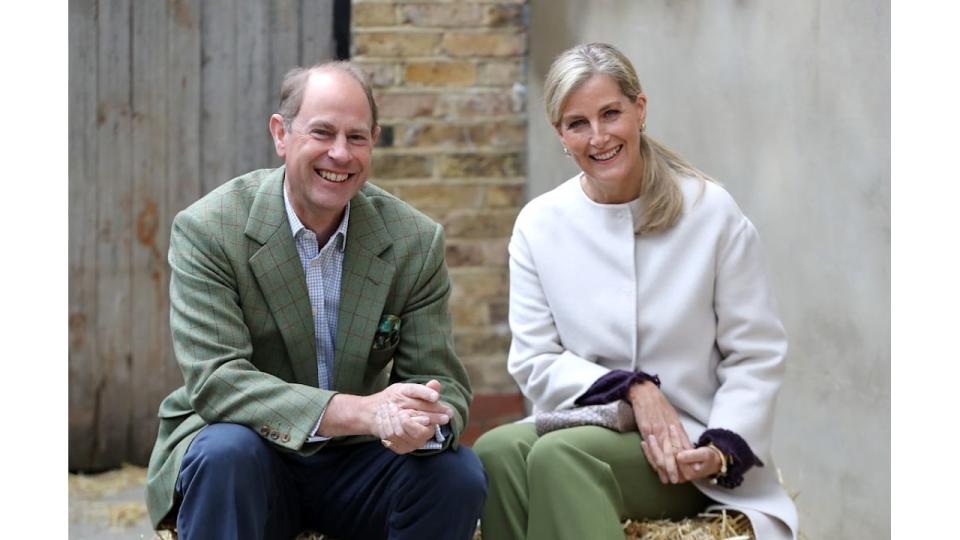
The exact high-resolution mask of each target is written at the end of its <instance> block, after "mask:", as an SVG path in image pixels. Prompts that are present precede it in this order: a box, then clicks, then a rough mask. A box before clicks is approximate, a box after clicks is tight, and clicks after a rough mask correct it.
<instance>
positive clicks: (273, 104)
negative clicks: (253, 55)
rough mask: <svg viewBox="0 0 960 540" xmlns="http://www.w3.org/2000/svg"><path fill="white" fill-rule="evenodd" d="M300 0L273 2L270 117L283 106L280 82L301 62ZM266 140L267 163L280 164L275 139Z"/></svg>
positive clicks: (269, 41) (265, 156)
mask: <svg viewBox="0 0 960 540" xmlns="http://www.w3.org/2000/svg"><path fill="white" fill-rule="evenodd" d="M299 16H300V2H299V0H277V1H275V2H271V3H270V28H269V35H268V40H267V42H268V43H269V44H270V57H269V59H268V61H267V67H268V68H269V72H268V73H267V104H268V105H269V107H268V108H267V110H266V113H267V117H269V116H270V115H272V114H273V113H275V112H277V108H278V107H279V106H280V82H281V81H282V80H283V76H284V75H285V74H286V73H287V72H288V71H290V70H291V69H293V68H295V67H297V66H298V65H299V61H300V59H299V45H298V43H299V41H300V25H299V23H298V19H299ZM265 141H266V144H264V146H263V148H264V159H263V163H264V165H260V167H265V166H278V165H280V164H281V163H282V160H281V159H280V158H279V157H278V156H277V152H276V150H275V148H274V146H273V143H272V141H271V139H270V137H269V136H268V137H267V138H266V139H265Z"/></svg>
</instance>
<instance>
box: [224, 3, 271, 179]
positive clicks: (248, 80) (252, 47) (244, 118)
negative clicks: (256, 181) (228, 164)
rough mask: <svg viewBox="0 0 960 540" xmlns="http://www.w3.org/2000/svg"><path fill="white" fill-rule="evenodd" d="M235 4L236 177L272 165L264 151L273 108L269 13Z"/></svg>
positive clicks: (263, 6)
mask: <svg viewBox="0 0 960 540" xmlns="http://www.w3.org/2000/svg"><path fill="white" fill-rule="evenodd" d="M235 2H236V4H237V52H238V53H239V54H238V55H237V63H236V72H235V77H236V79H235V80H236V83H235V84H236V85H237V88H240V89H242V91H241V92H240V93H239V94H237V101H236V105H237V108H236V109H235V110H234V115H235V116H236V128H237V132H236V133H235V134H234V137H233V139H234V141H235V142H236V144H237V150H238V152H236V153H235V154H234V162H233V163H234V165H233V166H234V170H236V171H237V172H238V173H240V172H246V171H251V170H253V169H260V168H263V167H265V166H268V164H270V163H273V161H272V160H271V159H269V154H268V153H267V149H268V148H269V147H270V145H271V143H270V135H269V130H268V129H267V121H268V119H269V118H270V113H271V112H272V109H273V107H271V106H270V97H271V95H272V92H271V91H270V89H271V88H272V87H273V85H272V84H271V81H270V80H269V77H270V69H269V67H268V66H269V62H270V50H269V37H270V35H269V30H270V12H269V9H268V6H267V4H266V2H260V1H259V0H235Z"/></svg>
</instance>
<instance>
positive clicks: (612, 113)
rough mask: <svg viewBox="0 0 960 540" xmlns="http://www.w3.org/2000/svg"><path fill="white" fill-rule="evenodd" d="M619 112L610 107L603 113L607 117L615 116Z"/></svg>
mask: <svg viewBox="0 0 960 540" xmlns="http://www.w3.org/2000/svg"><path fill="white" fill-rule="evenodd" d="M619 114H620V111H618V110H616V109H610V110H609V111H607V112H605V113H603V115H604V116H606V117H607V118H616V117H617V116H618V115H619Z"/></svg>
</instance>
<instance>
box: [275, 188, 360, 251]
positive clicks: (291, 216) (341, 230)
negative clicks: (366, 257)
mask: <svg viewBox="0 0 960 540" xmlns="http://www.w3.org/2000/svg"><path fill="white" fill-rule="evenodd" d="M283 206H284V207H285V208H286V209H287V221H289V222H290V232H291V233H292V234H293V237H294V238H297V235H299V234H300V231H305V230H307V227H306V226H305V225H304V224H303V222H301V221H300V218H299V217H297V213H296V211H294V209H293V205H291V204H290V197H289V196H287V181H286V178H284V181H283ZM349 222H350V201H347V208H346V209H345V210H344V211H343V219H341V220H340V226H338V227H337V230H336V231H334V233H333V238H336V237H338V236H339V237H340V242H338V243H337V249H339V250H340V251H341V252H342V251H343V250H345V249H346V248H347V224H348V223H349Z"/></svg>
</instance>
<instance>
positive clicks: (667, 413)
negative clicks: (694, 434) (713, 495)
mask: <svg viewBox="0 0 960 540" xmlns="http://www.w3.org/2000/svg"><path fill="white" fill-rule="evenodd" d="M627 398H628V400H629V401H630V404H631V406H632V407H633V415H634V417H635V418H636V420H637V428H638V429H639V430H640V435H641V437H642V438H643V441H642V442H641V443H640V444H641V446H642V447H643V453H644V456H646V458H647V462H648V463H649V464H650V466H651V467H652V468H653V470H655V471H656V472H657V475H658V476H659V477H660V481H661V482H663V483H664V484H667V483H670V484H678V483H682V482H689V481H690V480H699V479H701V478H708V477H710V476H713V475H715V474H717V473H718V472H720V466H721V461H720V456H719V455H718V454H717V452H716V451H714V450H713V449H711V448H708V447H701V448H694V447H693V444H692V443H691V442H690V437H688V436H687V432H686V430H685V429H683V425H682V424H681V423H680V417H679V416H678V415H677V410H676V409H675V408H674V407H673V405H671V404H670V402H669V401H667V398H666V396H664V395H663V392H661V391H660V388H658V387H657V385H656V384H654V383H652V382H650V381H644V382H642V383H638V384H634V385H633V386H631V387H630V390H629V392H628V393H627Z"/></svg>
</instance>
